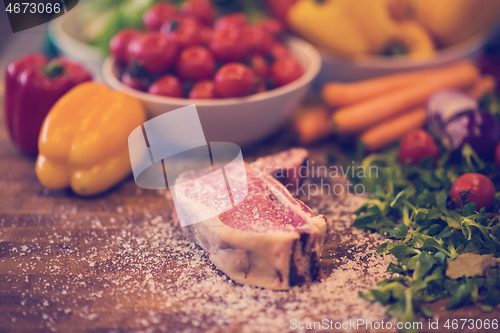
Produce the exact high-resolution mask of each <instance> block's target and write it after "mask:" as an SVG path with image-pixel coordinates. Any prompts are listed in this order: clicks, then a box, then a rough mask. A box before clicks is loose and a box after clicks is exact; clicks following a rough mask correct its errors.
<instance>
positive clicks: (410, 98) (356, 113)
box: [332, 62, 479, 134]
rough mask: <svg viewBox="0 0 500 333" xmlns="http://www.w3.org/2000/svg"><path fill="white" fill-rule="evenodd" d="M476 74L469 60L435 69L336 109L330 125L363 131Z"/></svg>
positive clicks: (340, 129)
mask: <svg viewBox="0 0 500 333" xmlns="http://www.w3.org/2000/svg"><path fill="white" fill-rule="evenodd" d="M478 77H479V72H478V70H477V68H475V67H474V66H473V65H472V64H471V63H469V62H459V63H457V64H455V65H453V66H451V67H447V68H444V69H441V70H436V71H434V73H433V74H432V75H429V76H428V77H426V78H424V79H422V80H420V81H419V82H418V83H414V84H412V85H410V86H407V87H403V88H400V89H397V90H394V91H392V92H389V93H387V94H383V95H381V96H377V97H374V98H372V99H370V100H367V101H365V102H361V103H358V104H354V105H352V106H348V107H344V108H341V109H339V110H337V112H335V113H334V114H333V116H332V122H333V128H334V130H335V131H336V132H337V133H340V134H347V133H356V132H360V131H363V130H366V129H367V128H369V127H371V126H374V125H375V124H377V123H379V122H381V121H383V120H385V119H388V118H391V117H392V116H394V115H396V114H398V113H400V112H402V111H404V110H407V109H410V108H413V107H416V106H418V105H419V104H423V103H425V102H426V101H427V99H428V98H429V96H430V95H432V94H433V93H434V92H436V91H438V90H441V89H445V88H462V87H466V86H467V85H469V84H471V83H472V82H473V81H474V80H476V79H477V78H478Z"/></svg>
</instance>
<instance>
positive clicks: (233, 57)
mask: <svg viewBox="0 0 500 333" xmlns="http://www.w3.org/2000/svg"><path fill="white" fill-rule="evenodd" d="M210 50H211V51H212V53H213V54H214V56H215V58H216V59H218V60H220V61H224V62H229V61H241V60H243V59H244V58H246V56H247V55H248V44H247V43H246V41H245V36H244V34H243V31H242V30H241V29H240V28H234V27H233V28H226V29H220V30H215V31H214V34H213V36H212V40H211V41H210Z"/></svg>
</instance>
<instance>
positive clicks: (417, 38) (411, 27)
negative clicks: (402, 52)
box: [394, 21, 436, 58]
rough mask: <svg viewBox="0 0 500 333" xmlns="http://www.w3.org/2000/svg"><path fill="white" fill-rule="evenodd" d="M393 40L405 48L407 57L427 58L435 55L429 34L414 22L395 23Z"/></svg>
mask: <svg viewBox="0 0 500 333" xmlns="http://www.w3.org/2000/svg"><path fill="white" fill-rule="evenodd" d="M397 26H398V29H396V32H395V36H394V40H395V41H397V42H400V43H401V44H403V45H404V46H405V47H406V50H407V54H408V56H410V57H412V58H427V57H430V56H432V55H434V54H435V53H436V48H435V46H434V42H433V41H432V39H431V36H430V35H429V33H428V32H427V31H426V30H425V29H424V28H423V27H422V26H421V25H420V24H418V23H417V22H415V21H401V22H398V23H397Z"/></svg>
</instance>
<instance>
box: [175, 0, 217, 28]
mask: <svg viewBox="0 0 500 333" xmlns="http://www.w3.org/2000/svg"><path fill="white" fill-rule="evenodd" d="M179 11H180V12H181V13H185V14H188V15H191V16H193V17H195V18H196V19H197V20H198V21H200V23H203V24H207V25H209V24H212V22H213V21H214V17H215V8H214V6H212V3H211V2H210V1H208V0H188V1H186V2H184V4H183V5H182V6H181V8H180V9H179Z"/></svg>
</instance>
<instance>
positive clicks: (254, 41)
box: [244, 26, 274, 54]
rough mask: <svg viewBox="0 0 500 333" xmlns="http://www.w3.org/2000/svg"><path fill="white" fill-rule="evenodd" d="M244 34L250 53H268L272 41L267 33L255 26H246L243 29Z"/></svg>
mask: <svg viewBox="0 0 500 333" xmlns="http://www.w3.org/2000/svg"><path fill="white" fill-rule="evenodd" d="M244 34H245V39H246V41H247V43H248V46H249V49H250V52H255V53H259V54H267V53H269V50H270V49H271V46H272V45H273V43H274V41H273V38H272V37H271V35H270V34H269V33H268V32H266V31H265V30H264V29H262V28H259V27H256V26H248V27H245V28H244Z"/></svg>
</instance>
